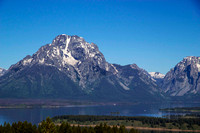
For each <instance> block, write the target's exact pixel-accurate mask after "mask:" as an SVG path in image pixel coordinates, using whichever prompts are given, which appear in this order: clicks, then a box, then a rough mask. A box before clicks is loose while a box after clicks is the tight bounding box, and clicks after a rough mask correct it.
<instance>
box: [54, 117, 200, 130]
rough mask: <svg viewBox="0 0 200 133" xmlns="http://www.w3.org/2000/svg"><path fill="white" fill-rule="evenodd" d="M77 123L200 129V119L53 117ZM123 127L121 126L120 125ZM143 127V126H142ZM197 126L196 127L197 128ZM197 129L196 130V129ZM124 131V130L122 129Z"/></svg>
mask: <svg viewBox="0 0 200 133" xmlns="http://www.w3.org/2000/svg"><path fill="white" fill-rule="evenodd" d="M56 120H60V121H64V120H67V121H69V122H70V121H75V122H77V123H78V122H83V123H84V122H87V121H90V122H94V123H95V122H97V121H103V122H108V121H119V120H121V121H124V122H125V123H127V122H130V123H132V126H134V125H133V123H134V121H136V122H141V124H142V125H145V126H148V127H153V128H154V127H163V128H178V129H189V130H195V129H196V128H198V129H200V118H178V119H168V118H156V117H142V116H141V117H129V116H90V115H63V116H56V117H53V121H56ZM118 125H121V124H118ZM142 125H141V126H142ZM195 125H196V126H195ZM195 127H196V128H195ZM121 131H122V129H121Z"/></svg>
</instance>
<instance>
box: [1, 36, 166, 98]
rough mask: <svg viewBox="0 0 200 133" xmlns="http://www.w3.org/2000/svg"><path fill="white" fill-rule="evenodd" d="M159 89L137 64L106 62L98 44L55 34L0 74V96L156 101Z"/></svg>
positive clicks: (159, 95)
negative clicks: (45, 43) (124, 64)
mask: <svg viewBox="0 0 200 133" xmlns="http://www.w3.org/2000/svg"><path fill="white" fill-rule="evenodd" d="M160 92H161V90H160V89H159V87H158V86H157V85H156V83H155V81H154V80H152V78H151V76H150V75H149V74H148V72H146V71H145V70H143V69H141V68H139V67H138V66H137V65H136V64H132V65H126V66H120V65H117V64H110V63H108V62H107V61H106V60H105V58H104V56H103V54H102V53H101V52H100V51H99V49H98V47H97V45H95V44H94V43H88V42H86V41H85V40H84V39H83V38H82V37H79V36H76V35H74V36H69V35H65V34H62V35H58V36H57V37H56V38H55V39H54V40H53V41H52V43H51V44H47V45H45V46H42V47H41V48H40V49H39V50H38V51H37V52H36V53H35V54H33V55H32V56H30V55H28V56H26V57H25V58H24V59H22V60H21V61H19V62H18V63H16V64H14V65H12V66H11V67H10V68H9V69H8V71H7V72H6V73H5V75H4V76H2V77H0V97H5V98H7V97H9V98H65V99H87V100H88V99H89V100H90V99H91V100H105V101H106V100H107V101H108V100H122V101H123V100H131V101H137V100H139V99H140V100H156V99H160V98H162V96H161V94H160Z"/></svg>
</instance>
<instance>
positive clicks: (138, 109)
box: [0, 103, 200, 124]
mask: <svg viewBox="0 0 200 133" xmlns="http://www.w3.org/2000/svg"><path fill="white" fill-rule="evenodd" d="M170 107H200V104H197V103H196V104H195V103H193V104H169V103H163V104H137V105H116V106H114V105H109V106H108V105H107V106H97V105H94V106H68V107H61V108H23V109H0V124H3V123H4V122H9V123H12V122H18V121H28V122H31V123H33V124H38V123H39V122H41V121H42V120H44V119H46V117H48V116H50V117H53V116H57V115H110V114H111V112H120V114H119V115H120V116H154V117H163V116H165V115H169V114H168V113H165V112H162V111H159V109H160V108H170Z"/></svg>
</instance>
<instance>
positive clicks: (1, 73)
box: [0, 68, 6, 76]
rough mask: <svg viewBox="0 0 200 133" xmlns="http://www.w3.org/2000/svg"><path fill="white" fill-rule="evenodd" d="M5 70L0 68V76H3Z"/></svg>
mask: <svg viewBox="0 0 200 133" xmlns="http://www.w3.org/2000/svg"><path fill="white" fill-rule="evenodd" d="M5 72H6V70H5V69H3V68H0V76H3V75H4V74H5Z"/></svg>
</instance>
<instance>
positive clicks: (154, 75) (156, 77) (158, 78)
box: [149, 72, 165, 86]
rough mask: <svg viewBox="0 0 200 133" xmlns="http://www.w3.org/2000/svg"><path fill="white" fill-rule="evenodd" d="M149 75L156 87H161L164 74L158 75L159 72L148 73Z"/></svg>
mask: <svg viewBox="0 0 200 133" xmlns="http://www.w3.org/2000/svg"><path fill="white" fill-rule="evenodd" d="M149 74H150V75H151V77H152V78H153V79H154V80H155V81H156V83H157V85H158V86H161V85H162V81H163V79H164V77H165V75H164V74H162V73H160V72H149Z"/></svg>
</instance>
